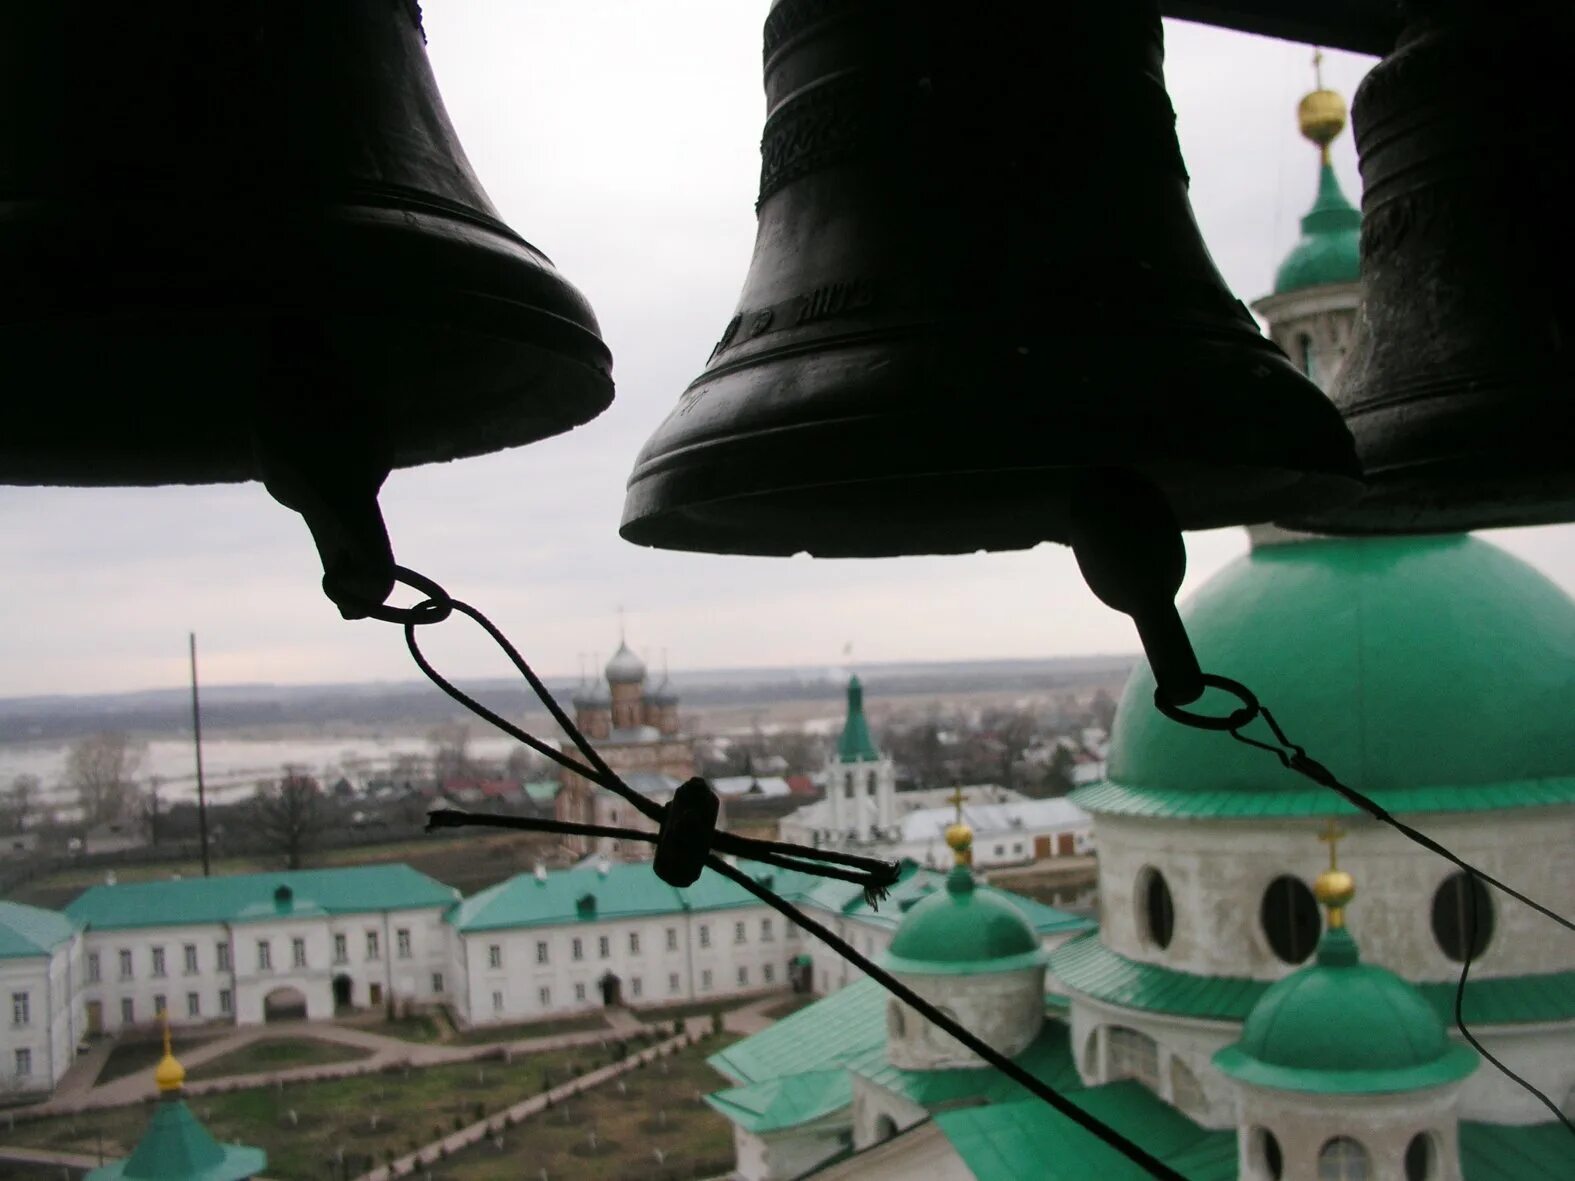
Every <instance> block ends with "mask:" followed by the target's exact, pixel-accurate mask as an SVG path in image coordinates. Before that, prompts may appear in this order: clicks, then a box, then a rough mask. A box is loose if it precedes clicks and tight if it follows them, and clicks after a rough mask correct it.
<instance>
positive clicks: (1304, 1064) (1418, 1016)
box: [1214, 927, 1477, 1095]
mask: <svg viewBox="0 0 1575 1181" xmlns="http://www.w3.org/2000/svg"><path fill="white" fill-rule="evenodd" d="M1214 1065H1215V1066H1216V1067H1218V1068H1219V1069H1220V1070H1221V1071H1222V1072H1223V1073H1225V1074H1227V1075H1229V1076H1230V1077H1231V1078H1234V1079H1239V1080H1240V1081H1242V1082H1245V1083H1252V1084H1253V1085H1255V1086H1260V1087H1273V1088H1275V1089H1277V1090H1282V1091H1301V1092H1310V1093H1316V1094H1324V1095H1329V1094H1340V1095H1377V1094H1388V1093H1393V1092H1396V1091H1417V1090H1422V1089H1424V1088H1427V1087H1437V1086H1442V1085H1443V1084H1445V1083H1452V1082H1458V1081H1459V1080H1460V1079H1463V1078H1465V1077H1466V1076H1467V1075H1469V1074H1470V1073H1471V1072H1472V1071H1473V1070H1475V1069H1476V1068H1477V1055H1476V1052H1475V1051H1474V1050H1471V1049H1469V1048H1467V1047H1466V1046H1461V1045H1455V1044H1453V1043H1451V1042H1450V1040H1449V1038H1448V1036H1447V1035H1446V1034H1445V1033H1444V1023H1443V1021H1442V1020H1440V1019H1439V1016H1438V1014H1437V1013H1435V1012H1434V1011H1433V1009H1432V1007H1431V1006H1430V1005H1429V1004H1428V1003H1427V1000H1426V998H1424V997H1423V996H1422V994H1421V993H1420V992H1419V991H1417V989H1415V988H1414V987H1412V986H1411V985H1410V984H1407V983H1406V982H1405V981H1404V980H1402V979H1400V977H1398V976H1396V975H1395V974H1394V973H1393V972H1391V971H1389V969H1387V968H1382V967H1379V966H1378V965H1376V964H1364V963H1362V962H1361V960H1360V957H1359V955H1358V953H1357V947H1356V940H1354V939H1352V938H1351V933H1350V932H1349V931H1347V930H1345V928H1343V927H1331V928H1330V929H1328V930H1326V931H1325V932H1324V933H1323V938H1321V939H1320V940H1319V941H1318V954H1317V960H1316V961H1315V962H1314V963H1313V964H1311V965H1309V966H1308V967H1305V968H1302V969H1300V970H1298V971H1296V972H1292V973H1291V974H1290V975H1289V976H1287V977H1286V978H1285V979H1284V980H1279V981H1276V982H1275V983H1274V984H1272V985H1270V986H1269V988H1268V989H1266V990H1265V991H1264V994H1263V996H1261V997H1260V998H1259V999H1258V1003H1257V1004H1255V1005H1254V1006H1253V1007H1252V1012H1251V1013H1249V1014H1248V1015H1247V1021H1246V1024H1245V1025H1244V1026H1243V1027H1242V1031H1241V1040H1240V1041H1238V1042H1236V1043H1235V1044H1234V1045H1230V1046H1226V1047H1225V1048H1224V1049H1222V1050H1220V1051H1219V1052H1218V1053H1217V1054H1215V1055H1214Z"/></svg>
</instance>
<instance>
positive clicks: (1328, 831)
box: [1318, 816, 1345, 869]
mask: <svg viewBox="0 0 1575 1181" xmlns="http://www.w3.org/2000/svg"><path fill="white" fill-rule="evenodd" d="M1344 836H1345V829H1343V828H1341V827H1340V826H1339V825H1338V824H1337V823H1335V819H1334V817H1332V816H1331V817H1329V819H1328V820H1326V821H1324V824H1323V831H1322V832H1320V833H1319V834H1318V839H1319V840H1320V841H1323V842H1324V843H1325V844H1326V845H1328V846H1329V868H1330V869H1339V868H1340V862H1339V859H1338V857H1337V855H1336V852H1335V846H1337V845H1338V844H1339V843H1340V840H1341V838H1343V837H1344Z"/></svg>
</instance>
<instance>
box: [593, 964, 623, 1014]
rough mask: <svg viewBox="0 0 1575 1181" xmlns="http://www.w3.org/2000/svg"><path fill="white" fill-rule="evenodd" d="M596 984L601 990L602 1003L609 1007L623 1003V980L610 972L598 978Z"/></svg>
mask: <svg viewBox="0 0 1575 1181" xmlns="http://www.w3.org/2000/svg"><path fill="white" fill-rule="evenodd" d="M596 986H597V987H598V988H600V989H601V990H602V1004H604V1005H606V1006H607V1007H608V1008H609V1009H612V1008H616V1007H617V1006H619V1005H621V1004H623V981H622V980H620V979H618V977H616V976H614V975H613V974H612V973H611V972H608V973H607V975H605V976H603V977H602V978H601V979H600V980H598V981H597V982H596Z"/></svg>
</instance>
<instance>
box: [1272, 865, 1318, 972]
mask: <svg viewBox="0 0 1575 1181" xmlns="http://www.w3.org/2000/svg"><path fill="white" fill-rule="evenodd" d="M1258 921H1259V922H1260V923H1262V925H1263V934H1264V936H1265V937H1266V938H1267V939H1268V941H1269V947H1270V948H1272V949H1273V951H1274V954H1275V955H1277V956H1279V957H1280V959H1282V960H1284V961H1285V962H1286V963H1287V964H1299V963H1301V962H1302V961H1303V960H1305V959H1306V958H1307V957H1308V956H1310V955H1312V953H1313V949H1314V948H1315V947H1317V946H1318V935H1319V932H1320V931H1321V930H1322V928H1323V920H1322V919H1321V918H1320V917H1319V914H1318V900H1317V899H1316V898H1314V897H1313V892H1312V891H1311V890H1309V889H1308V888H1307V883H1305V882H1303V881H1302V880H1301V879H1300V878H1293V877H1290V876H1289V875H1286V876H1283V877H1277V878H1275V879H1274V880H1273V881H1272V882H1270V883H1269V888H1268V889H1267V890H1265V891H1264V892H1263V905H1262V906H1261V907H1259V908H1258Z"/></svg>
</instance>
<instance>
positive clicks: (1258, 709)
mask: <svg viewBox="0 0 1575 1181" xmlns="http://www.w3.org/2000/svg"><path fill="white" fill-rule="evenodd" d="M1203 684H1204V685H1205V686H1207V687H1211V688H1214V689H1223V690H1225V692H1227V693H1229V694H1231V695H1233V696H1234V697H1236V698H1237V699H1238V700H1239V701H1240V702H1241V708H1240V709H1235V710H1232V711H1231V712H1230V713H1229V714H1227V715H1226V716H1225V717H1223V718H1215V717H1210V716H1209V715H1208V714H1195V713H1193V712H1192V711H1191V710H1188V709H1183V708H1182V707H1181V706H1179V705H1175V704H1173V703H1171V702H1169V701H1166V700H1165V699H1164V697H1162V696H1160V691H1159V690H1158V689H1155V690H1154V708H1155V709H1157V710H1159V712H1160V713H1162V714H1164V715H1165V716H1166V717H1167V718H1169V719H1170V720H1171V721H1173V722H1180V723H1181V724H1182V725H1183V726H1191V727H1192V728H1193V729H1195V730H1240V729H1241V728H1242V727H1243V726H1245V725H1246V724H1247V723H1248V722H1250V721H1252V719H1253V718H1255V717H1257V716H1258V715H1259V714H1260V713H1262V712H1263V707H1262V706H1261V705H1259V704H1258V698H1257V697H1256V696H1254V694H1253V692H1252V690H1251V689H1249V688H1247V686H1246V685H1243V684H1242V683H1241V682H1240V681H1233V680H1231V678H1230V677H1222V676H1219V675H1217V674H1215V673H1204V674H1203Z"/></svg>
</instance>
